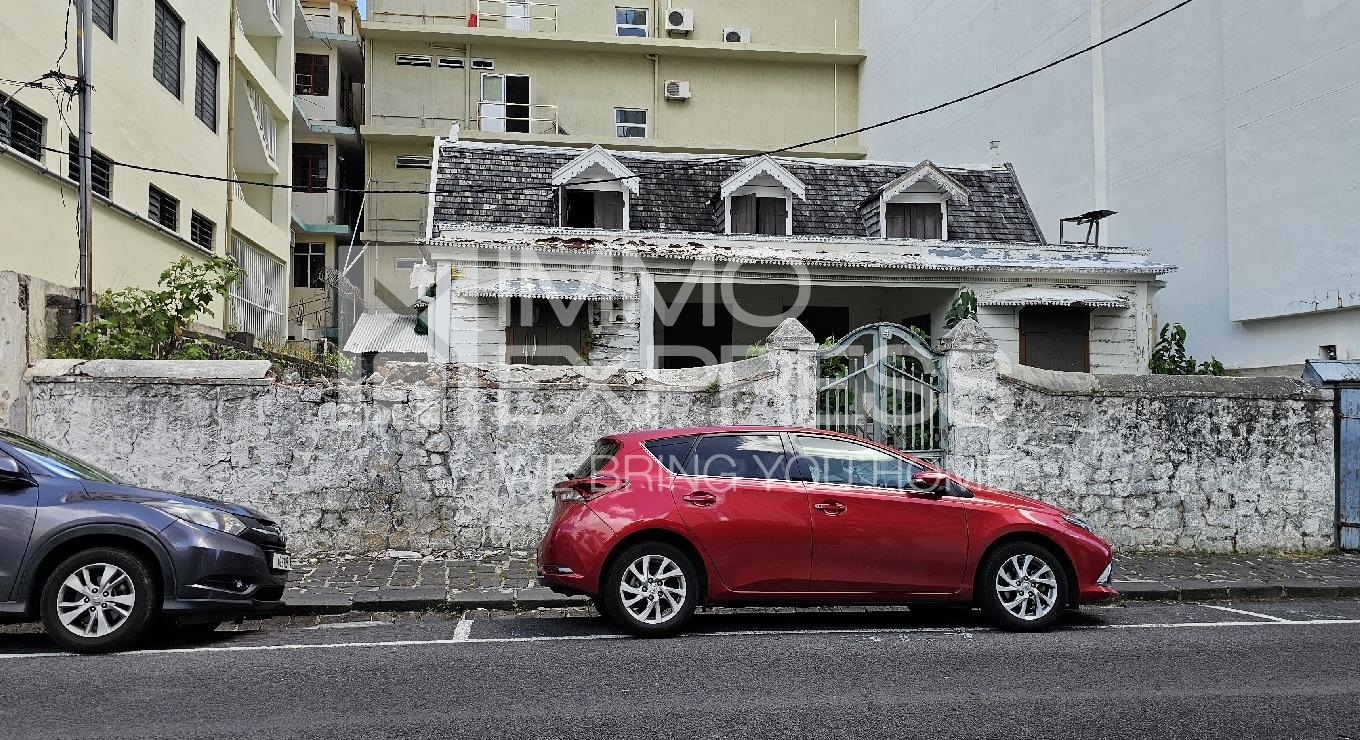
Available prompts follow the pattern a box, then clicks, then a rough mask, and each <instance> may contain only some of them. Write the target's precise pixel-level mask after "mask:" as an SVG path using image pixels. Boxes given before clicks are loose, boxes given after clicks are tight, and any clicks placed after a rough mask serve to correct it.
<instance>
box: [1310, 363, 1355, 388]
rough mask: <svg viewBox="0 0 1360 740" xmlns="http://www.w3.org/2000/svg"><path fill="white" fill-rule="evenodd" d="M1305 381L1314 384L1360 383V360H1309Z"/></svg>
mask: <svg viewBox="0 0 1360 740" xmlns="http://www.w3.org/2000/svg"><path fill="white" fill-rule="evenodd" d="M1303 379H1304V380H1308V381H1311V382H1313V383H1321V384H1323V385H1330V384H1335V383H1360V360H1309V361H1308V362H1307V363H1305V364H1304V366H1303Z"/></svg>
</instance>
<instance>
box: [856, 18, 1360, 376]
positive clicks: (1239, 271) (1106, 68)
mask: <svg viewBox="0 0 1360 740" xmlns="http://www.w3.org/2000/svg"><path fill="white" fill-rule="evenodd" d="M1175 4H1176V3H1175V1H1174V0H1126V1H1125V2H1118V3H1112V2H1102V1H1101V0H1058V1H1055V2H1044V3H1035V2H1029V1H1028V0H995V1H994V0H959V1H957V2H948V3H940V2H936V3H931V2H928V0H865V2H864V4H863V8H862V16H863V24H862V39H863V42H864V45H865V47H866V48H867V49H868V52H869V57H870V60H869V62H868V63H867V64H866V65H865V67H864V72H863V74H862V77H861V84H862V92H861V94H862V96H863V99H864V106H863V108H862V112H863V116H864V120H865V122H873V121H880V120H884V119H887V118H891V117H893V116H896V115H900V114H901V113H904V112H906V111H908V110H912V109H916V108H922V107H925V106H927V105H931V104H934V103H938V102H940V101H944V100H949V99H951V98H954V97H956V96H958V95H960V94H963V93H966V92H969V91H971V90H977V89H981V88H984V87H987V86H989V85H992V84H995V83H997V82H1000V81H1001V80H1004V79H1007V78H1009V77H1011V76H1014V75H1017V74H1020V73H1022V72H1025V71H1027V70H1030V69H1033V68H1036V67H1039V66H1041V65H1043V64H1046V63H1048V62H1050V61H1052V60H1054V59H1058V58H1060V57H1062V56H1064V55H1066V54H1069V53H1071V52H1073V51H1076V50H1078V49H1081V48H1082V47H1085V46H1088V45H1090V44H1093V43H1097V42H1099V41H1101V40H1102V39H1107V38H1110V37H1111V36H1113V35H1115V34H1117V33H1120V32H1121V31H1124V30H1126V29H1129V28H1131V27H1133V26H1134V25H1135V24H1138V23H1141V22H1143V21H1145V20H1148V19H1150V18H1152V17H1153V16H1154V15H1156V14H1159V13H1161V12H1163V11H1165V10H1167V9H1169V8H1171V7H1172V6H1174V5H1175ZM1357 38H1360V3H1355V2H1350V1H1348V0H1315V1H1310V2H1307V3H1272V2H1263V1H1261V0H1253V1H1251V2H1238V1H1237V0H1200V1H1199V2H1195V3H1192V4H1190V5H1187V6H1185V7H1184V8H1181V9H1179V10H1176V11H1175V12H1173V13H1172V14H1171V15H1168V16H1166V17H1165V18H1162V19H1160V20H1157V21H1155V22H1154V23H1152V24H1151V25H1148V26H1147V27H1145V28H1142V29H1140V30H1138V31H1135V32H1133V33H1131V34H1129V35H1128V36H1125V37H1123V38H1120V39H1118V40H1116V41H1113V42H1112V43H1110V44H1108V45H1106V46H1104V47H1102V48H1100V49H1098V50H1096V51H1094V52H1092V53H1090V54H1087V55H1085V56H1083V57H1080V58H1078V59H1074V60H1072V61H1070V62H1066V63H1064V64H1062V65H1060V66H1058V67H1056V68H1054V69H1051V70H1049V71H1047V72H1044V73H1043V74H1042V75H1039V76H1036V77H1034V78H1031V79H1029V80H1025V81H1023V82H1021V83H1018V84H1015V85H1011V86H1009V87H1007V88H1004V89H1002V90H999V91H997V92H995V93H992V94H989V95H986V96H983V97H980V98H977V99H975V100H972V101H969V102H967V103H964V104H962V105H958V106H954V107H952V108H950V109H947V110H943V111H940V112H938V113H935V114H932V115H929V116H923V117H920V118H916V119H913V120H911V121H906V122H904V123H902V124H901V125H898V126H893V127H889V128H883V129H880V130H876V131H873V132H870V133H866V134H865V137H864V141H863V143H864V144H865V145H866V146H868V147H869V152H870V155H871V156H872V157H874V158H895V157H904V156H915V155H916V154H917V153H919V152H922V151H928V152H929V153H930V156H932V157H940V158H941V159H943V160H946V161H956V162H978V161H986V160H987V158H988V157H989V156H990V153H989V142H990V141H992V140H1000V142H1001V144H1000V148H1001V151H1002V152H1004V156H1005V158H1006V159H1007V160H1009V161H1011V162H1013V163H1014V164H1015V166H1016V170H1017V172H1019V174H1020V175H1021V176H1022V177H1023V178H1024V180H1025V183H1026V186H1027V192H1028V195H1029V198H1030V202H1031V204H1032V205H1033V207H1034V210H1035V212H1036V213H1037V214H1038V215H1039V218H1040V221H1041V223H1042V224H1043V227H1044V229H1045V230H1046V231H1047V232H1048V235H1049V237H1050V238H1053V239H1055V240H1056V239H1057V237H1058V223H1059V219H1060V218H1065V217H1070V216H1076V215H1078V214H1081V213H1085V212H1088V211H1093V210H1096V209H1104V210H1111V211H1117V212H1118V213H1117V215H1114V216H1112V217H1110V218H1109V219H1107V220H1106V221H1105V222H1104V228H1103V229H1102V232H1101V240H1102V241H1103V242H1107V243H1114V244H1119V245H1121V246H1126V247H1143V248H1147V249H1149V250H1151V252H1152V256H1153V257H1155V258H1160V259H1162V260H1166V261H1169V262H1175V263H1176V264H1178V265H1179V266H1180V272H1179V273H1178V274H1176V275H1175V276H1174V277H1172V278H1171V279H1169V280H1168V281H1167V287H1166V288H1165V289H1164V290H1162V291H1161V292H1160V293H1159V294H1158V297H1157V301H1158V306H1157V313H1158V315H1157V319H1158V321H1159V322H1160V323H1165V322H1179V323H1181V324H1184V326H1185V327H1186V329H1187V330H1188V332H1189V341H1188V348H1189V350H1190V352H1191V353H1192V354H1194V355H1195V356H1197V357H1198V358H1199V359H1201V360H1207V359H1208V358H1209V357H1210V356H1216V357H1218V359H1219V360H1221V361H1222V362H1223V363H1224V364H1225V365H1227V366H1228V367H1229V368H1230V369H1236V370H1240V371H1243V372H1249V373H1287V374H1296V373H1298V372H1299V371H1300V370H1301V369H1302V365H1303V363H1304V361H1305V360H1308V359H1312V358H1319V357H1321V358H1328V359H1336V358H1342V359H1345V358H1360V251H1357V249H1356V247H1355V233H1356V231H1357V230H1360V209H1357V208H1356V207H1355V201H1356V194H1357V191H1356V185H1355V183H1356V172H1357V171H1358V170H1360V147H1358V146H1356V145H1355V143H1354V141H1355V128H1356V121H1357V120H1360V87H1357V86H1356V84H1355V78H1356V75H1355V70H1356V69H1360V45H1357V44H1356V43H1355V40H1356V39H1357ZM1084 231H1085V229H1083V232H1084ZM1071 235H1072V232H1071V231H1070V230H1069V231H1068V234H1067V236H1068V237H1069V238H1070V237H1071Z"/></svg>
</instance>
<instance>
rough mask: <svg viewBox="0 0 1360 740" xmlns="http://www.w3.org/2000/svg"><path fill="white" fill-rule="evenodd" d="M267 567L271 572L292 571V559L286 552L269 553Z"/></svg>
mask: <svg viewBox="0 0 1360 740" xmlns="http://www.w3.org/2000/svg"><path fill="white" fill-rule="evenodd" d="M269 567H270V568H271V569H272V570H292V569H293V558H292V557H291V556H289V555H288V553H286V552H271V553H269Z"/></svg>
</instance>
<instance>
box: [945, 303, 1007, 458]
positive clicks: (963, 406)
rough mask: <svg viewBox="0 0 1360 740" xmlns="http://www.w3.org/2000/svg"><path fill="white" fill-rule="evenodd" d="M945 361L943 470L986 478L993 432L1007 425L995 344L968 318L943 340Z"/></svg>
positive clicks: (990, 337) (994, 341)
mask: <svg viewBox="0 0 1360 740" xmlns="http://www.w3.org/2000/svg"><path fill="white" fill-rule="evenodd" d="M940 345H941V349H942V350H943V351H944V356H945V361H944V365H945V382H946V383H947V385H946V392H945V419H946V420H947V421H946V430H945V434H946V437H945V439H946V444H945V459H944V465H945V467H946V468H948V469H949V470H951V471H953V472H955V473H958V474H959V475H962V476H963V477H965V478H971V479H974V480H976V479H979V478H981V477H982V475H981V474H982V473H983V468H984V461H985V459H986V456H987V453H988V451H989V450H988V445H989V441H990V439H991V427H992V426H994V425H996V424H998V423H1001V422H1003V421H1004V418H1001V417H1002V416H1003V415H1004V412H1003V409H1005V408H1007V406H1008V404H998V403H997V401H998V400H999V396H1000V395H1001V394H1002V393H1003V392H1004V389H1003V388H1002V387H1001V384H1000V383H999V382H998V379H997V372H996V350H997V344H996V340H995V339H993V338H992V335H990V334H988V333H987V332H986V330H984V329H983V328H982V326H981V325H980V324H978V322H976V321H973V320H972V319H966V320H964V321H962V322H960V323H959V325H958V326H955V327H954V328H953V329H951V330H950V331H949V333H947V334H945V336H944V338H943V339H941V340H940Z"/></svg>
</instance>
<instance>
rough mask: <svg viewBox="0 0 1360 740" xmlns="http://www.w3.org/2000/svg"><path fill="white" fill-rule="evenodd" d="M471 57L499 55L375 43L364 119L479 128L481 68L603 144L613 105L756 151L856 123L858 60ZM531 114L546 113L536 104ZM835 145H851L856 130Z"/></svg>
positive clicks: (509, 50)
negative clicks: (420, 58) (519, 85)
mask: <svg viewBox="0 0 1360 740" xmlns="http://www.w3.org/2000/svg"><path fill="white" fill-rule="evenodd" d="M466 53H467V55H468V56H470V57H474V58H491V59H494V60H495V63H496V69H495V71H494V72H485V73H484V72H481V71H477V70H460V69H441V68H439V67H438V66H437V65H433V66H431V67H406V66H403V67H399V66H396V61H395V60H396V55H397V54H429V55H432V56H434V57H438V56H459V57H461V56H463V53H462V52H457V51H452V50H448V49H436V48H432V47H431V44H430V43H428V42H403V41H389V40H376V41H372V42H370V43H369V44H368V60H369V62H368V80H369V111H370V113H369V123H371V124H374V125H380V126H403V127H420V126H425V127H430V128H432V129H434V130H439V131H444V130H447V128H448V125H449V124H450V123H452V122H453V121H460V122H461V123H462V125H463V128H464V129H465V130H469V131H472V130H477V129H479V128H480V127H479V126H478V123H477V120H476V118H477V114H478V110H477V102H478V101H479V100H480V99H481V93H482V77H483V75H484V74H500V75H506V74H509V75H528V76H529V77H530V79H531V102H532V103H533V104H535V105H552V106H557V113H556V114H557V118H558V121H559V124H560V126H561V128H562V130H563V131H564V132H565V133H568V134H571V135H576V136H588V137H592V138H595V139H598V140H601V141H603V142H608V141H610V140H613V139H615V130H614V109H615V108H640V109H644V110H647V111H648V126H649V131H648V137H649V138H651V139H661V140H666V141H672V142H677V143H680V142H693V143H696V144H719V143H721V144H737V145H740V144H745V145H748V146H751V147H755V148H761V147H770V146H782V145H786V144H793V143H797V142H801V141H806V140H810V139H816V138H820V137H823V136H828V135H831V134H835V133H840V132H843V131H847V130H850V129H853V128H854V127H855V126H856V125H857V123H858V106H859V70H858V68H857V67H851V66H845V65H828V64H791V63H770V62H765V61H757V60H750V61H747V60H732V59H703V58H692V57H668V56H664V55H663V56H661V58H660V60H659V62H658V64H657V67H658V68H657V70H656V74H655V76H654V73H653V63H652V62H651V61H649V60H647V59H646V58H644V57H643V56H642V55H640V54H636V53H624V54H616V53H606V52H585V51H571V50H569V49H537V48H521V47H513V46H503V45H496V44H491V43H488V44H479V45H473V46H469V47H468V48H467V52H466ZM667 80H684V81H688V82H690V83H691V86H692V90H693V97H692V98H691V99H690V100H688V101H683V102H682V101H667V100H664V97H663V96H662V95H661V94H660V87H661V85H663V84H664V83H665V82H666V81H667ZM654 81H655V82H654ZM534 116H535V117H540V116H541V117H548V114H547V113H546V112H545V111H538V110H535V111H534ZM535 133H538V131H537V130H536V131H535ZM620 143H627V142H620ZM837 144H838V145H840V146H855V145H856V142H855V137H847V138H846V139H843V140H841V141H839V142H837Z"/></svg>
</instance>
